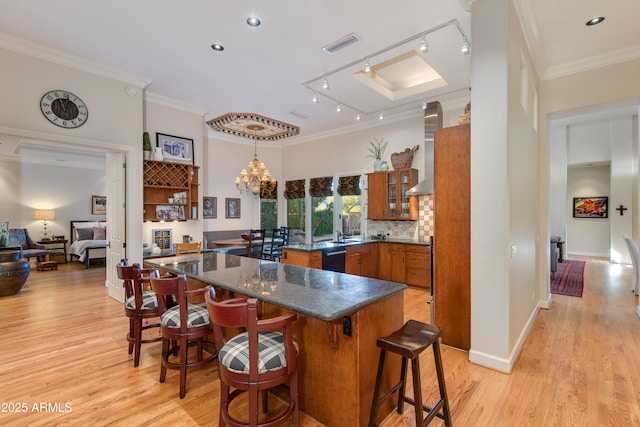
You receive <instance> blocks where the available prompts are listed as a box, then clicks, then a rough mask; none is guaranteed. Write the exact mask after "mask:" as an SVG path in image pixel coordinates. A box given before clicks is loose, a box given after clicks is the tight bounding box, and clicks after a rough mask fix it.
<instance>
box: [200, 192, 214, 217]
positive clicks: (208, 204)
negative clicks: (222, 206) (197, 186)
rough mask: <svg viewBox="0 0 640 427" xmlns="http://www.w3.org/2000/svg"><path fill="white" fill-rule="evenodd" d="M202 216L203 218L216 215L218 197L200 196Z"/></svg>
mask: <svg viewBox="0 0 640 427" xmlns="http://www.w3.org/2000/svg"><path fill="white" fill-rule="evenodd" d="M202 217H203V218H204V219H208V218H217V217H218V198H217V197H203V198H202Z"/></svg>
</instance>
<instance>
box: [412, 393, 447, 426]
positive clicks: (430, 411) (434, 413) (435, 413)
mask: <svg viewBox="0 0 640 427" xmlns="http://www.w3.org/2000/svg"><path fill="white" fill-rule="evenodd" d="M404 401H405V402H406V403H408V404H410V405H413V406H415V405H416V401H415V400H413V399H411V398H410V397H406V396H405V398H404ZM443 407H444V399H440V400H438V402H437V403H436V404H435V406H434V407H433V408H430V407H428V406H427V405H425V404H422V410H423V411H424V412H425V413H426V414H427V416H426V417H425V418H424V420H423V421H422V425H427V424H429V423H430V422H431V420H432V419H433V417H438V418H440V419H441V420H445V419H446V418H445V417H444V412H441V410H442V408H443Z"/></svg>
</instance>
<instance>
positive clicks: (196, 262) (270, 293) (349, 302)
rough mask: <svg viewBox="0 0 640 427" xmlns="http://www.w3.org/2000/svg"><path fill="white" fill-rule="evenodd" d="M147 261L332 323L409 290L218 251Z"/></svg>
mask: <svg viewBox="0 0 640 427" xmlns="http://www.w3.org/2000/svg"><path fill="white" fill-rule="evenodd" d="M144 264H145V265H148V266H151V267H157V268H161V269H164V270H167V271H171V272H173V273H177V274H182V273H184V274H186V275H187V276H188V277H191V278H193V279H197V280H199V281H201V282H203V283H206V284H211V285H215V286H219V287H221V288H223V289H227V290H229V291H233V292H237V293H238V294H241V295H246V296H249V297H253V298H257V299H260V300H263V301H266V302H268V303H271V304H274V305H277V306H280V307H283V308H286V309H289V310H292V311H295V312H298V313H301V314H304V315H307V316H310V317H315V318H318V319H321V320H328V321H330V320H335V319H339V318H341V317H342V316H346V315H348V314H350V313H353V312H355V311H358V310H359V309H360V308H362V307H365V306H367V305H369V304H372V303H374V302H376V301H379V300H382V299H384V298H386V297H389V296H391V295H394V294H396V293H398V292H403V291H404V290H405V289H406V288H407V285H405V284H402V283H396V282H389V281H386V280H378V279H370V278H366V277H360V276H354V275H351V274H344V273H335V272H332V271H324V270H318V269H313V268H305V267H298V266H294V265H288V264H282V263H278V262H271V261H264V260H258V259H254V258H248V257H242V256H236V255H230V254H223V253H218V252H208V253H203V254H192V255H181V256H179V257H166V258H153V259H145V260H144Z"/></svg>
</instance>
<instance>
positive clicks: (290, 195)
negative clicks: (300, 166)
mask: <svg viewBox="0 0 640 427" xmlns="http://www.w3.org/2000/svg"><path fill="white" fill-rule="evenodd" d="M304 190H305V188H304V179H295V180H293V181H285V182H284V198H285V199H304Z"/></svg>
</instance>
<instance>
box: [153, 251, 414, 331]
mask: <svg viewBox="0 0 640 427" xmlns="http://www.w3.org/2000/svg"><path fill="white" fill-rule="evenodd" d="M165 258H166V259H167V260H173V259H174V258H175V257H165ZM157 259H160V258H152V259H149V258H146V259H145V260H144V263H146V264H148V265H150V266H152V267H156V268H161V269H163V270H167V271H170V272H172V273H176V274H185V275H186V276H187V277H188V278H191V279H194V280H198V281H199V282H202V283H204V284H206V285H212V286H217V287H220V288H222V289H225V290H227V291H231V292H239V290H238V288H236V287H235V286H231V285H226V284H225V283H223V282H219V281H215V280H208V279H205V278H203V277H202V276H199V275H197V274H190V273H185V272H183V271H180V270H179V269H177V268H173V267H172V264H173V263H172V262H167V263H165V264H160V263H157V262H154V261H156V260H157ZM291 267H295V268H301V269H305V268H306V267H298V266H291ZM334 274H346V273H334ZM362 278H363V279H367V278H366V277H362ZM371 280H381V279H371ZM387 282H388V281H387ZM389 283H394V284H396V285H398V286H397V287H396V289H394V290H392V291H390V292H387V293H385V294H384V295H378V296H375V297H371V298H369V299H367V300H365V301H361V302H360V303H359V304H355V305H353V306H351V307H349V308H348V309H344V310H339V311H335V312H334V313H333V315H332V316H326V315H324V314H323V313H318V312H315V311H313V310H305V309H304V308H302V309H301V307H299V306H296V305H294V304H287V303H286V302H283V301H280V300H276V299H274V298H270V297H269V296H265V295H262V294H259V293H257V292H251V290H249V289H243V290H242V295H244V296H247V297H250V298H256V299H258V300H260V301H265V302H268V303H270V304H273V305H277V306H278V307H282V308H285V309H287V310H291V311H295V312H296V313H300V314H303V315H305V316H309V317H313V318H315V319H319V320H323V321H327V322H331V321H334V320H338V319H340V318H341V317H344V316H346V315H348V314H351V313H355V312H356V311H358V310H360V309H361V308H363V307H366V306H368V305H371V304H374V303H376V302H378V301H382V300H383V299H385V298H388V297H391V296H393V295H396V294H397V293H400V292H404V291H405V290H406V289H407V288H408V286H407V285H406V284H404V283H399V282H389Z"/></svg>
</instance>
